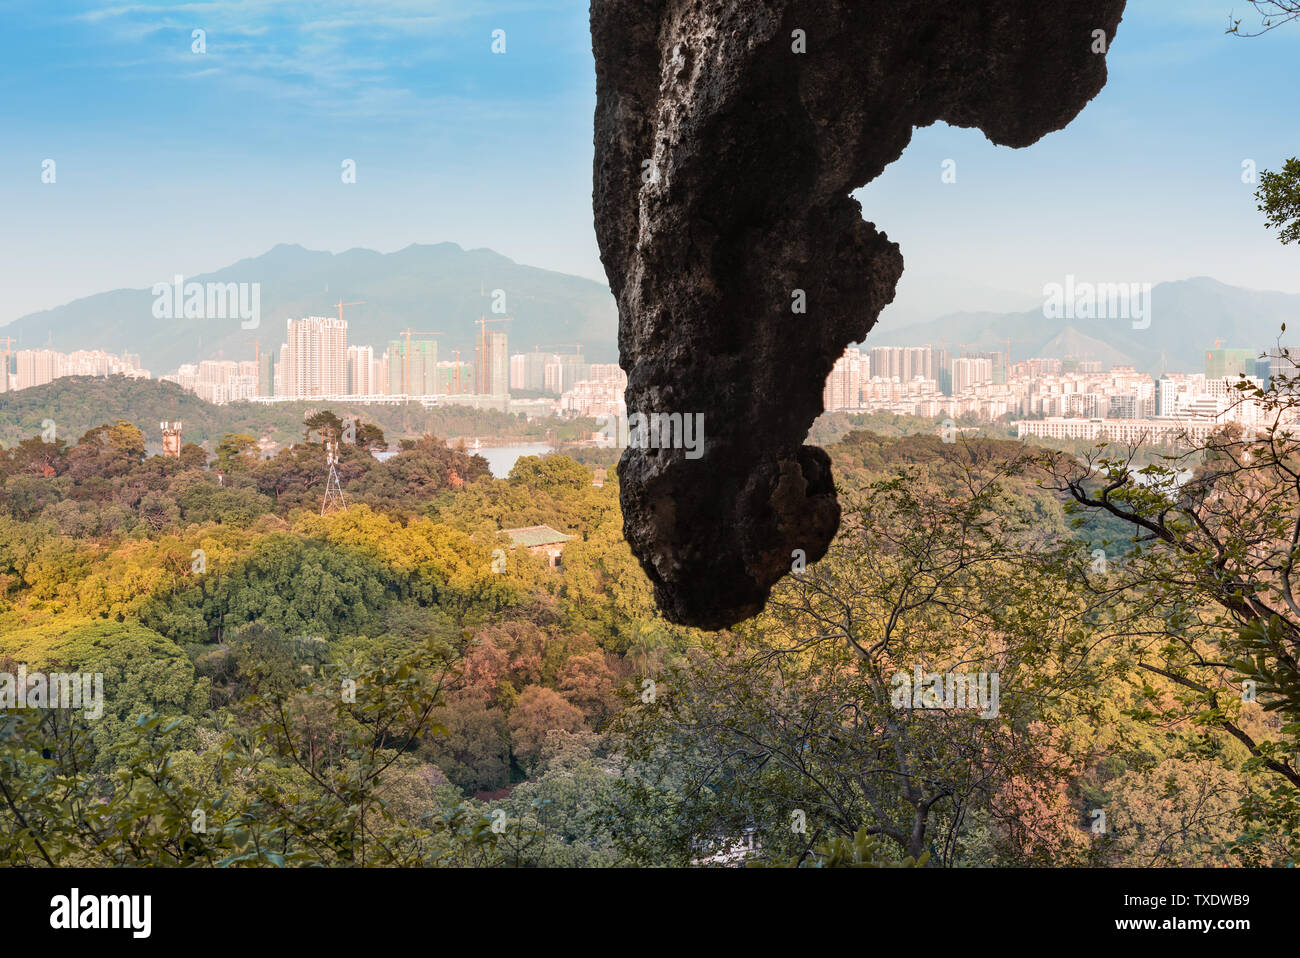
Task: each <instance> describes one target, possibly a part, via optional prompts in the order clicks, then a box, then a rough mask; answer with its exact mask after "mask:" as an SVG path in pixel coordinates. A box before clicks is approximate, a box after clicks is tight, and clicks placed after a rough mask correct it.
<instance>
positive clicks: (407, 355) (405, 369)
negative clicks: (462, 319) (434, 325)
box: [398, 327, 447, 396]
mask: <svg viewBox="0 0 1300 958" xmlns="http://www.w3.org/2000/svg"><path fill="white" fill-rule="evenodd" d="M398 335H399V336H403V337H405V339H406V347H405V349H403V351H402V392H403V393H405V394H406V395H408V396H409V395H410V393H411V337H412V336H446V335H447V334H446V333H430V332H422V331H421V330H418V329H411V328H409V327H408V328H407V329H405V330H404V331H403V332H401V333H399V334H398Z"/></svg>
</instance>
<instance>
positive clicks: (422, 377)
mask: <svg viewBox="0 0 1300 958" xmlns="http://www.w3.org/2000/svg"><path fill="white" fill-rule="evenodd" d="M408 347H409V352H408ZM386 368H387V369H388V395H390V396H433V395H436V394H438V393H440V392H442V391H443V390H441V389H440V388H439V386H438V343H437V342H436V341H435V340H431V339H412V340H399V339H394V340H392V341H390V342H389V344H388V353H387V361H386Z"/></svg>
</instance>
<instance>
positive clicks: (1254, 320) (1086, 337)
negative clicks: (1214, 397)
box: [865, 277, 1300, 373]
mask: <svg viewBox="0 0 1300 958" xmlns="http://www.w3.org/2000/svg"><path fill="white" fill-rule="evenodd" d="M890 308H892V307H890ZM1283 323H1286V324H1287V332H1286V334H1285V337H1284V338H1283V341H1284V342H1286V343H1287V344H1288V345H1295V344H1300V294H1294V293H1273V292H1261V291H1258V290H1252V289H1243V288H1241V287H1238V286H1227V285H1225V284H1223V283H1220V282H1219V281H1218V280H1214V279H1210V278H1208V277H1197V278H1195V279H1186V280H1179V281H1178V282H1173V283H1160V284H1158V285H1156V286H1154V287H1153V288H1152V290H1151V324H1150V326H1149V327H1148V328H1146V329H1134V328H1133V322H1131V321H1130V320H1127V319H1048V318H1046V317H1045V316H1044V314H1043V308H1042V306H1041V305H1039V306H1036V307H1034V308H1033V309H1029V310H1026V311H1024V312H963V313H950V314H948V315H945V316H940V317H939V318H937V319H934V320H931V321H930V322H927V323H900V324H898V325H891V323H890V314H889V309H886V310H885V312H884V313H883V314H882V315H881V319H880V322H879V323H878V324H877V325H876V328H875V329H873V330H872V331H871V333H870V335H869V336H868V337H867V342H866V344H865V345H866V346H913V345H926V344H934V345H936V346H937V345H939V344H940V342H941V341H945V342H946V345H947V348H948V349H950V350H953V351H955V352H960V351H961V347H962V346H963V345H965V347H966V348H967V349H968V350H969V351H974V352H987V351H999V352H1005V351H1006V349H1007V340H1011V343H1010V348H1011V358H1012V360H1013V361H1016V360H1020V359H1028V358H1031V357H1035V356H1041V357H1052V358H1056V359H1065V358H1070V357H1073V358H1077V359H1093V360H1100V361H1101V362H1102V363H1103V364H1104V365H1117V364H1124V363H1129V364H1131V365H1133V366H1135V367H1137V368H1138V369H1139V370H1143V371H1147V372H1152V373H1158V372H1160V371H1162V370H1164V369H1169V370H1174V371H1186V372H1199V371H1202V370H1204V368H1205V353H1206V351H1207V350H1209V349H1212V348H1214V343H1215V341H1216V340H1223V343H1222V345H1223V346H1225V347H1227V348H1240V349H1254V350H1258V351H1263V350H1265V349H1270V348H1272V347H1274V346H1276V345H1277V342H1278V339H1279V336H1281V335H1282V334H1281V325H1282V324H1283Z"/></svg>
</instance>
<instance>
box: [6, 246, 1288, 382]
mask: <svg viewBox="0 0 1300 958" xmlns="http://www.w3.org/2000/svg"><path fill="white" fill-rule="evenodd" d="M158 279H159V282H166V283H170V282H172V280H173V277H170V276H167V277H159V278H158ZM185 282H187V283H188V282H199V283H232V282H233V283H260V284H261V322H260V325H259V326H258V328H256V329H243V328H241V324H240V321H239V320H238V319H237V318H233V319H158V318H155V316H154V310H153V306H154V300H155V297H154V294H153V291H152V290H150V289H118V290H113V291H111V292H106V293H98V294H96V295H94V296H87V297H85V298H84V299H79V300H76V301H74V302H71V303H68V304H67V305H64V306H59V307H56V308H54V309H48V310H43V311H41V312H38V313H31V314H29V315H27V316H24V317H22V318H20V319H17V320H15V321H14V322H13V323H11V324H9V325H8V326H5V327H0V329H2V330H3V332H4V335H5V336H13V337H14V338H15V339H16V340H17V342H16V344H15V348H18V349H24V348H26V349H31V348H38V347H41V346H46V345H48V346H50V347H52V348H54V349H58V350H62V351H65V352H66V351H71V350H74V349H95V348H102V349H107V350H110V351H113V352H121V351H122V350H124V349H126V350H130V351H131V352H136V353H139V354H140V356H141V360H142V362H143V363H144V365H145V367H146V368H148V369H149V370H150V371H151V372H152V373H153V374H154V375H155V376H157V375H160V374H162V373H166V372H169V371H171V370H174V369H175V368H176V367H177V366H178V365H180V364H181V363H185V362H194V361H197V360H198V359H211V358H225V359H251V358H252V355H253V347H252V346H251V345H249V344H248V343H249V341H250V340H258V341H260V342H261V344H262V348H263V349H267V348H272V349H274V348H278V347H279V345H280V343H281V342H283V341H284V321H285V320H286V319H288V318H295V317H299V316H307V315H319V316H333V315H337V310H336V309H334V308H333V304H334V303H336V302H338V301H339V300H340V299H342V301H343V302H344V303H352V302H358V301H359V302H362V305H357V306H345V308H344V311H343V316H344V318H345V319H346V320H347V321H348V327H349V328H348V339H349V342H350V343H354V344H369V345H372V346H374V347H375V348H376V350H377V351H382V350H383V349H384V348H385V347H386V345H387V344H388V342H389V341H390V340H392V339H396V338H398V334H399V333H400V332H401V330H404V329H407V328H412V329H415V330H417V331H421V332H441V333H443V334H444V335H443V336H441V337H439V344H440V345H439V351H440V357H441V358H447V359H450V358H451V354H452V350H456V349H459V350H461V356H462V358H463V359H467V360H472V359H473V357H474V339H475V335H476V331H477V326H476V323H475V320H477V319H478V318H479V317H480V316H481V315H487V316H488V317H489V318H491V316H492V315H493V313H492V294H493V291H494V290H503V291H504V292H505V297H506V301H505V308H506V315H508V316H511V317H513V322H511V323H508V324H505V325H504V326H495V327H493V328H496V329H502V328H504V329H505V330H506V331H507V333H508V335H509V337H510V349H511V351H512V352H514V351H528V350H531V349H532V348H533V347H534V346H542V347H543V348H552V347H559V346H561V345H564V344H571V343H581V344H582V345H583V346H584V347H585V353H586V355H587V356H588V357H589V358H590V359H592V360H593V361H597V362H613V361H615V360H616V359H617V354H618V347H617V342H618V312H617V309H616V307H615V304H614V299H613V297H612V296H611V295H610V292H609V290H608V288H606V287H605V286H604V285H602V284H600V283H596V282H593V281H591V280H588V279H582V278H579V277H576V276H570V275H567V274H564V273H557V272H552V271H549V270H543V269H536V268H534V267H531V266H524V265H521V264H519V263H516V262H514V261H513V260H510V259H508V258H507V257H505V256H502V255H500V254H499V253H495V252H493V251H492V250H489V249H474V250H466V249H462V248H461V247H460V246H458V245H456V244H455V243H439V244H436V245H432V246H421V245H412V246H408V247H406V248H405V249H402V250H398V251H396V252H393V253H387V254H384V253H378V252H375V251H374V250H367V249H351V250H348V251H346V252H343V253H337V254H335V253H329V252H322V251H315V250H308V249H304V248H303V247H301V246H296V245H280V246H276V247H275V248H274V249H272V250H270V251H269V252H267V253H265V254H263V255H262V256H257V257H254V258H251V259H245V260H241V261H240V262H238V263H235V264H233V265H232V266H228V267H226V268H224V269H220V270H217V271H216V272H213V273H206V274H203V275H199V276H187V277H185ZM954 302H968V303H970V304H971V306H972V307H973V308H974V309H978V310H981V311H978V312H976V311H966V312H946V313H944V314H943V315H939V313H938V310H940V309H942V308H944V307H945V306H947V305H950V304H951V303H954ZM936 316H937V318H935V317H936ZM1284 322H1285V323H1288V324H1289V325H1290V326H1291V327H1292V328H1294V329H1296V330H1300V294H1289V293H1275V292H1260V291H1257V290H1251V289H1243V288H1241V287H1236V286H1227V285H1225V284H1223V283H1220V282H1218V281H1217V280H1214V279H1210V278H1208V277H1198V278H1196V279H1188V280H1180V281H1178V282H1171V283H1161V284H1159V285H1157V286H1155V287H1154V288H1153V289H1152V292H1151V324H1150V326H1149V328H1146V329H1134V328H1133V324H1132V322H1130V321H1129V320H1125V319H1096V320H1080V319H1073V320H1065V319H1057V320H1053V319H1047V318H1045V317H1044V315H1043V309H1042V306H1041V303H1034V302H1033V301H1032V298H1031V297H1029V296H1027V295H1025V294H1023V293H1015V292H1009V291H1006V290H1000V289H997V288H994V287H992V286H986V285H979V284H976V283H972V282H970V281H968V280H961V279H957V278H954V277H947V278H945V277H935V276H925V275H923V274H917V275H915V276H913V275H910V274H904V277H903V280H902V282H901V283H900V287H899V295H898V298H897V300H896V301H895V303H894V304H892V305H891V306H890V307H889V308H887V309H886V310H885V312H884V313H883V314H882V316H881V319H880V322H879V323H878V324H877V326H876V328H875V329H874V330H873V331H872V332H871V334H870V336H869V337H868V339H867V344H866V345H868V346H905V345H925V344H927V343H930V344H934V345H938V344H940V342H943V343H945V344H946V345H947V347H948V348H949V349H951V350H953V351H955V352H960V351H961V348H962V346H963V345H964V346H965V348H966V349H967V350H971V351H994V350H996V351H1005V350H1006V349H1007V345H1008V344H1007V340H1011V343H1010V349H1011V356H1012V359H1013V360H1017V359H1024V358H1028V357H1033V356H1042V357H1054V358H1061V359H1063V358H1069V357H1074V358H1079V359H1092V360H1100V361H1101V362H1102V363H1103V364H1106V365H1114V364H1122V363H1130V364H1132V365H1133V366H1136V367H1137V368H1138V369H1140V370H1144V371H1148V372H1155V373H1158V372H1160V371H1161V370H1163V369H1172V370H1186V371H1197V370H1200V369H1203V368H1204V362H1205V351H1206V350H1207V349H1210V348H1212V347H1213V345H1214V342H1215V341H1216V340H1220V339H1221V340H1223V344H1224V345H1225V346H1228V347H1233V348H1249V349H1256V350H1262V349H1266V348H1269V347H1272V346H1273V345H1275V344H1276V342H1277V339H1278V335H1279V327H1280V326H1281V324H1282V323H1284Z"/></svg>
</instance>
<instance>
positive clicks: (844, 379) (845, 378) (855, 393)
mask: <svg viewBox="0 0 1300 958" xmlns="http://www.w3.org/2000/svg"><path fill="white" fill-rule="evenodd" d="M870 366H871V360H870V359H867V358H865V357H864V356H863V355H862V353H861V352H860V351H859V350H857V349H848V350H846V351H845V353H844V355H843V356H841V357H840V358H839V359H837V360H835V365H834V366H833V367H831V372H830V375H829V376H827V377H826V386H825V388H824V389H823V391H822V408H824V409H825V410H827V411H828V412H829V411H830V410H832V409H857V408H859V407H860V406H861V405H862V381H863V379H864V376H863V372H864V368H865V369H867V370H869V369H870ZM865 378H868V379H869V378H870V376H866V377H865Z"/></svg>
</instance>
